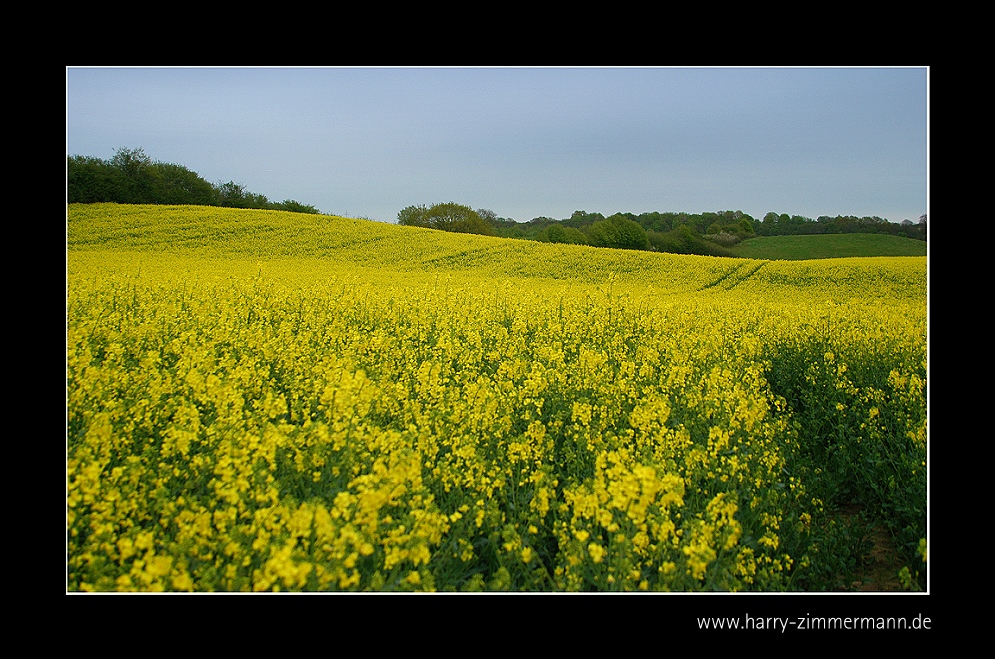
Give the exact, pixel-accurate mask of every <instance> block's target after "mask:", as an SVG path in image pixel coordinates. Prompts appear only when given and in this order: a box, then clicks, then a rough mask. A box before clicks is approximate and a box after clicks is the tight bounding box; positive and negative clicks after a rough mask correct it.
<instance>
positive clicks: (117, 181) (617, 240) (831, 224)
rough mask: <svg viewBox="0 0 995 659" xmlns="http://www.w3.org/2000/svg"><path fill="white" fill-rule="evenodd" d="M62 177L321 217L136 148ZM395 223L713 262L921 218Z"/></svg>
mask: <svg viewBox="0 0 995 659" xmlns="http://www.w3.org/2000/svg"><path fill="white" fill-rule="evenodd" d="M66 175H67V200H68V202H69V203H98V202H117V203H122V204H170V205H177V204H179V205H185V204H189V205H204V206H227V207H232V208H258V209H270V210H285V211H294V212H299V213H315V214H318V213H320V212H321V211H319V210H318V209H317V208H315V207H314V206H310V205H307V204H304V203H301V202H298V201H294V200H292V199H287V200H284V201H280V202H274V201H270V200H269V199H267V198H266V195H263V194H258V193H253V192H250V191H248V190H246V189H245V186H243V185H241V184H239V183H235V182H234V181H228V182H227V183H216V184H215V183H210V182H208V181H206V180H204V179H203V178H202V177H201V176H200V175H199V174H197V173H196V172H193V171H191V170H189V169H188V168H186V167H184V166H182V165H176V164H171V163H163V162H158V161H154V160H152V159H151V158H149V157H148V156H147V155H146V154H145V152H144V151H143V150H142V149H141V148H138V149H127V148H122V149H118V150H117V151H116V152H115V154H114V157H113V158H111V159H109V160H102V159H100V158H95V157H91V156H69V157H68V158H67V165H66ZM398 223H399V224H402V225H409V226H422V227H428V228H433V229H439V230H443V231H455V232H461V233H477V234H485V235H493V236H501V237H505V238H520V239H526V240H538V241H541V242H551V243H574V244H582V245H592V246H595V247H613V248H620V249H636V250H652V251H659V252H670V253H677V254H705V255H712V256H731V253H730V252H729V248H730V247H731V246H733V245H735V244H737V243H739V242H741V241H742V240H745V239H748V238H752V237H754V236H783V235H805V234H840V233H883V234H890V235H895V236H905V237H908V238H913V239H916V240H926V216H925V215H922V216H920V217H919V220H918V222H912V221H911V220H908V219H906V220H904V221H902V222H901V223H894V222H889V221H887V220H885V219H883V218H880V217H876V216H871V217H866V216H865V217H856V216H852V215H837V216H836V217H829V216H826V215H824V216H820V217H818V218H816V219H814V220H813V219H811V218H807V217H802V216H800V215H788V214H785V213H781V214H779V213H775V212H770V213H767V214H766V215H765V216H764V217H763V219H762V220H757V219H755V218H753V217H751V216H750V215H748V214H746V213H743V212H742V211H739V210H736V211H731V210H727V211H719V212H705V213H675V212H662V213H661V212H655V211H654V212H648V213H640V214H638V215H636V214H634V213H615V214H614V215H610V216H608V217H605V216H604V215H602V214H601V213H588V212H586V211H583V210H578V211H574V212H573V214H572V215H571V216H570V217H568V218H565V219H559V220H558V219H553V218H549V217H536V218H533V219H531V220H529V221H527V222H518V221H516V220H514V219H511V218H504V217H498V215H497V214H496V213H495V212H494V211H491V210H488V209H483V208H481V209H477V210H473V209H471V208H470V207H468V206H463V205H460V204H457V203H455V202H447V203H439V204H434V205H432V206H428V207H426V206H424V205H421V206H409V207H407V208H404V209H402V210H401V211H400V212H399V213H398Z"/></svg>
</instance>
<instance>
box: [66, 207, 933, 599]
mask: <svg viewBox="0 0 995 659" xmlns="http://www.w3.org/2000/svg"><path fill="white" fill-rule="evenodd" d="M926 317H927V316H926V259H925V258H921V257H901V258H899V257H895V258H864V259H838V260H826V261H792V262H788V261H784V262H782V261H751V260H741V259H722V258H714V257H697V256H678V255H668V254H655V253H649V252H625V251H618V250H607V249H597V248H591V247H583V246H572V245H552V244H541V243H535V242H529V241H516V240H508V239H500V238H488V237H482V236H469V235H459V234H447V233H443V232H438V231H433V230H429V229H418V228H413V227H398V226H393V225H385V224H379V223H375V222H369V221H363V220H351V219H344V218H335V217H328V216H315V215H305V214H295V213H285V212H276V211H249V210H234V209H222V208H207V207H179V206H177V207H167V206H119V205H115V204H99V205H71V206H69V208H68V221H67V296H66V320H67V323H66V349H67V409H66V431H67V437H66V448H67V462H66V472H67V473H66V475H67V480H66V487H67V500H66V501H67V557H66V558H67V590H69V591H112V590H120V591H275V590H289V591H315V590H317V591H409V590H417V591H423V590H424V591H457V592H462V591H491V590H514V591H697V590H723V591H782V590H795V589H801V590H806V589H809V590H811V589H815V590H819V589H829V588H834V587H836V585H837V584H836V582H835V581H834V579H837V577H838V575H839V572H840V570H841V569H842V568H841V566H840V563H839V558H838V556H837V553H838V552H837V550H838V549H839V544H838V543H840V542H842V540H841V538H842V537H843V534H842V533H840V532H838V529H839V524H840V523H841V522H840V520H838V519H837V518H836V517H835V511H836V510H838V509H839V508H840V507H841V506H843V505H846V504H849V503H852V502H854V501H856V502H859V503H860V504H861V505H862V506H863V507H864V509H865V510H866V511H867V513H868V515H869V516H872V517H874V518H875V519H878V520H881V522H882V523H885V521H887V523H888V524H890V526H889V530H890V531H891V532H892V534H893V537H894V538H895V542H896V546H897V547H898V548H899V551H900V552H901V553H902V556H903V560H904V561H905V564H906V566H907V567H906V570H905V572H904V573H903V575H904V577H905V578H906V583H907V586H908V587H910V588H915V587H920V588H921V587H923V586H924V585H925V580H924V579H925V562H924V559H925V538H926V462H927V461H926V452H927V442H926V363H927V362H926ZM917 550H918V553H917ZM917 557H918V558H917Z"/></svg>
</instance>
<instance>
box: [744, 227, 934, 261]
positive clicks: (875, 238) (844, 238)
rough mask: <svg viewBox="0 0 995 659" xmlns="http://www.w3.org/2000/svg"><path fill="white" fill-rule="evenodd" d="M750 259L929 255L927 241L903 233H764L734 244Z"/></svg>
mask: <svg viewBox="0 0 995 659" xmlns="http://www.w3.org/2000/svg"><path fill="white" fill-rule="evenodd" d="M732 252H733V253H734V254H735V255H736V256H740V257H743V258H750V259H771V260H776V259H783V260H803V259H831V258H843V257H849V256H926V243H925V242H923V241H921V240H913V239H912V238H905V237H902V236H887V235H881V234H873V233H847V234H827V235H816V236H760V237H757V238H751V239H749V240H746V241H744V242H742V243H740V244H738V245H736V246H734V247H733V248H732Z"/></svg>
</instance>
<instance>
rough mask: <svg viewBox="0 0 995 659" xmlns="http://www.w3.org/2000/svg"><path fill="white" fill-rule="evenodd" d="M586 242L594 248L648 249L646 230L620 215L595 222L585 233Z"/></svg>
mask: <svg viewBox="0 0 995 659" xmlns="http://www.w3.org/2000/svg"><path fill="white" fill-rule="evenodd" d="M587 240H588V242H589V243H590V244H591V245H594V246H595V247H614V248H616V249H648V248H649V240H648V239H647V238H646V230H645V229H643V227H642V226H640V225H639V223H637V222H635V221H634V220H631V219H629V218H628V217H626V216H625V215H623V214H622V213H616V214H615V215H612V216H611V217H609V218H608V219H605V220H601V221H598V222H595V223H594V224H592V225H591V227H590V229H589V230H588V232H587Z"/></svg>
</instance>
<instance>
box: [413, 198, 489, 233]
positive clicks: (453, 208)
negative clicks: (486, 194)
mask: <svg viewBox="0 0 995 659" xmlns="http://www.w3.org/2000/svg"><path fill="white" fill-rule="evenodd" d="M397 221H398V223H399V224H402V225H404V226H415V227H424V228H428V229H439V230H440V231H450V232H453V233H476V234H480V235H484V236H493V235H495V231H494V228H493V227H492V226H491V224H490V223H489V222H488V221H487V220H485V219H484V218H482V217H481V216H480V215H479V214H478V213H477V211H475V210H473V209H472V208H470V207H469V206H464V205H462V204H457V203H455V202H452V201H450V202H446V203H441V204H433V205H432V206H429V207H427V208H426V207H425V206H424V204H423V205H421V206H408V207H407V208H403V209H401V211H400V212H398V214H397Z"/></svg>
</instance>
